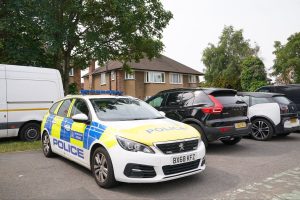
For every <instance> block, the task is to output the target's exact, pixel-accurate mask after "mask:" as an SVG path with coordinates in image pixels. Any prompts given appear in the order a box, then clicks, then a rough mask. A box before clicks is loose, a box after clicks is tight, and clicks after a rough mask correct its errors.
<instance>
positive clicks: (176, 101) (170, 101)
mask: <svg viewBox="0 0 300 200" xmlns="http://www.w3.org/2000/svg"><path fill="white" fill-rule="evenodd" d="M180 94H181V93H180V92H172V93H169V95H168V98H167V101H166V106H179V105H180V101H181V95H180Z"/></svg>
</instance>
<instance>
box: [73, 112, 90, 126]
mask: <svg viewBox="0 0 300 200" xmlns="http://www.w3.org/2000/svg"><path fill="white" fill-rule="evenodd" d="M72 119H73V120H74V122H78V123H85V124H87V123H89V118H88V116H86V115H85V114H76V115H73V116H72Z"/></svg>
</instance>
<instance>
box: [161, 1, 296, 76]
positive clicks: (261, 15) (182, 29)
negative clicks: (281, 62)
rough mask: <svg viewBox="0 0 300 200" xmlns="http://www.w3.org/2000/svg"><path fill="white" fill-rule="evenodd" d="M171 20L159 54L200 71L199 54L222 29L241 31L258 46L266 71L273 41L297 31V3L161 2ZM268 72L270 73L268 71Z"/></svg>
mask: <svg viewBox="0 0 300 200" xmlns="http://www.w3.org/2000/svg"><path fill="white" fill-rule="evenodd" d="M162 3H163V5H164V8H165V9H166V10H169V11H171V12H172V13H173V19H172V20H171V21H170V23H169V25H168V27H167V28H166V29H165V30H164V33H163V43H164V45H165V49H164V52H163V53H162V54H164V55H166V56H168V57H170V58H172V59H175V60H176V61H178V62H181V63H183V64H185V65H187V66H189V67H191V68H194V69H196V70H198V71H201V72H203V69H204V65H203V63H202V62H201V57H202V52H203V50H204V49H205V48H206V47H207V46H208V44H209V43H213V44H217V42H218V40H219V36H220V34H221V32H222V30H223V28H224V26H225V25H226V26H229V25H232V26H233V27H234V28H235V29H243V30H244V32H243V33H244V38H245V39H249V40H250V43H251V44H252V45H253V46H254V44H255V43H257V44H258V45H259V46H260V53H259V56H260V58H261V59H262V60H263V62H264V64H265V66H266V69H267V70H268V69H270V68H271V66H272V65H273V60H274V58H275V56H274V55H273V54H272V52H273V51H274V48H273V46H274V41H280V42H282V43H284V44H285V43H286V42H287V38H288V37H289V36H290V35H291V34H294V33H296V32H300V0H162ZM268 71H269V72H270V70H268Z"/></svg>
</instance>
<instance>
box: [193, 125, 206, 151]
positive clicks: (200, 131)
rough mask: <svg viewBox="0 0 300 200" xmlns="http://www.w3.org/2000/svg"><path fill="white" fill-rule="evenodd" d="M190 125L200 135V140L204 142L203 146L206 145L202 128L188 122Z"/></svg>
mask: <svg viewBox="0 0 300 200" xmlns="http://www.w3.org/2000/svg"><path fill="white" fill-rule="evenodd" d="M189 125H190V126H192V127H194V128H195V129H196V130H197V131H198V132H199V133H200V135H201V140H202V142H203V143H204V146H205V148H206V147H207V146H208V140H207V138H206V135H205V133H204V131H203V130H202V128H201V127H200V126H199V125H197V124H189Z"/></svg>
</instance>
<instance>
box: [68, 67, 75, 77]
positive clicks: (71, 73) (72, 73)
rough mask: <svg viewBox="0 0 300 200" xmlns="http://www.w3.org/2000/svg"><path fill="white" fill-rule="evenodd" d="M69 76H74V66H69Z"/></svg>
mask: <svg viewBox="0 0 300 200" xmlns="http://www.w3.org/2000/svg"><path fill="white" fill-rule="evenodd" d="M69 76H74V68H71V69H70V71H69Z"/></svg>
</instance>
